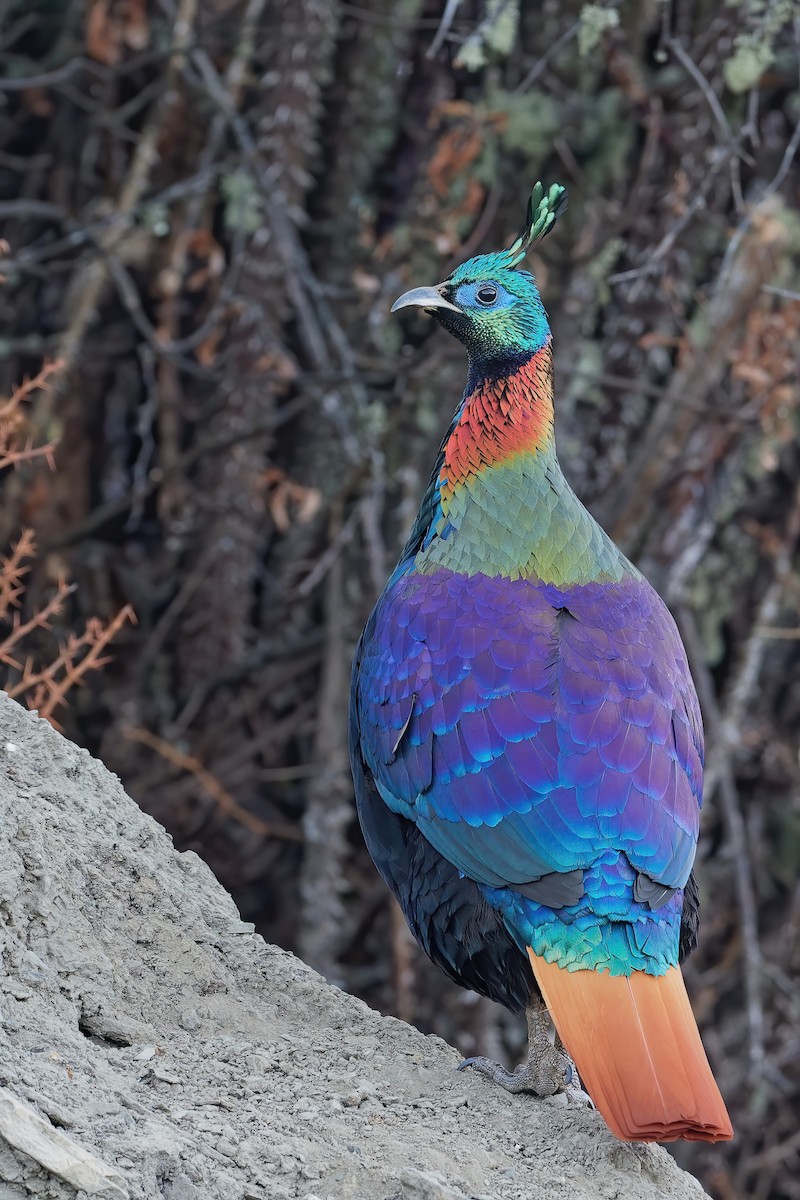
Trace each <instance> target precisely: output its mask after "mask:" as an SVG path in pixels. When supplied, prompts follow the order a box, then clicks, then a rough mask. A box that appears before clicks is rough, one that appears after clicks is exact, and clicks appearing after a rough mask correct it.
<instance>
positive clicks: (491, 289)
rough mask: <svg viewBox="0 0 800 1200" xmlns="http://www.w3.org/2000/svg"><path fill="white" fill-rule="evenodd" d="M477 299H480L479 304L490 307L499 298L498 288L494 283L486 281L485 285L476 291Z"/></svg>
mask: <svg viewBox="0 0 800 1200" xmlns="http://www.w3.org/2000/svg"><path fill="white" fill-rule="evenodd" d="M475 299H476V300H477V301H478V304H483V305H484V306H485V307H487V308H488V307H489V305H490V304H494V302H495V300H496V299H497V288H496V287H495V286H494V284H493V283H485V284H484V285H483V287H479V288H478V290H477V292H476V293H475Z"/></svg>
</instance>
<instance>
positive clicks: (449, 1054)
mask: <svg viewBox="0 0 800 1200" xmlns="http://www.w3.org/2000/svg"><path fill="white" fill-rule="evenodd" d="M0 950H1V951H2V971H1V974H0V1088H3V1089H6V1092H5V1100H6V1103H5V1105H4V1109H3V1111H4V1112H5V1113H6V1116H7V1120H8V1121H10V1122H11V1124H12V1125H13V1124H14V1122H21V1125H20V1126H19V1128H17V1127H16V1126H15V1130H16V1131H15V1132H14V1133H13V1134H11V1135H9V1136H10V1137H11V1140H9V1137H8V1136H4V1135H3V1134H2V1133H0V1200H12V1198H13V1200H17V1198H18V1197H28V1196H37V1197H41V1198H42V1200H67V1198H70V1200H73V1198H74V1197H76V1196H78V1197H84V1196H88V1195H93V1196H94V1195H98V1196H109V1197H111V1196H128V1197H130V1198H131V1200H140V1198H141V1200H157V1198H159V1197H165V1198H167V1200H267V1198H269V1200H272V1198H273V1197H274V1198H275V1200H279V1198H280V1200H283V1198H287V1200H288V1198H295V1197H297V1198H303V1200H327V1198H335V1200H340V1198H343V1200H356V1198H359V1200H360V1198H362V1197H363V1198H364V1200H401V1198H405V1197H408V1198H410V1200H464V1198H466V1197H470V1198H475V1200H487V1198H489V1197H491V1198H493V1200H494V1198H496V1200H523V1198H524V1200H544V1197H547V1198H548V1200H559V1198H564V1200H598V1198H599V1200H603V1198H606V1197H607V1198H608V1200H612V1198H613V1197H618V1198H620V1200H625V1198H630V1200H650V1198H655V1197H659V1198H660V1200H664V1198H672V1200H689V1198H693V1200H698V1197H701V1196H702V1195H704V1193H703V1191H702V1189H701V1188H700V1185H699V1184H698V1183H697V1182H696V1181H695V1180H694V1179H692V1178H691V1177H690V1176H689V1175H686V1174H684V1173H683V1172H682V1171H680V1170H679V1169H678V1167H677V1166H676V1165H675V1164H674V1162H673V1161H672V1159H671V1158H670V1157H669V1156H668V1155H667V1153H666V1152H665V1151H664V1150H662V1149H661V1148H659V1147H655V1146H644V1145H625V1144H622V1143H620V1142H617V1141H616V1140H615V1139H614V1138H613V1137H612V1135H611V1134H610V1133H609V1132H608V1131H607V1129H606V1127H605V1125H604V1124H603V1122H602V1120H601V1119H600V1117H599V1116H598V1115H597V1113H595V1112H594V1111H592V1110H589V1109H586V1108H580V1107H576V1108H573V1107H570V1108H564V1107H563V1106H559V1105H558V1103H556V1102H554V1101H545V1102H541V1101H536V1100H534V1099H531V1098H529V1097H525V1096H509V1095H507V1094H505V1093H503V1092H500V1091H498V1090H496V1089H494V1088H493V1087H492V1086H491V1085H490V1084H488V1083H486V1082H485V1081H484V1080H482V1079H480V1078H478V1077H476V1076H470V1074H469V1073H468V1072H466V1073H463V1074H459V1073H456V1071H455V1067H456V1064H457V1063H458V1061H459V1056H458V1054H457V1053H456V1051H455V1050H453V1049H452V1048H451V1047H449V1046H447V1045H445V1044H444V1043H443V1042H442V1041H440V1040H439V1039H437V1038H434V1037H424V1036H423V1035H422V1034H420V1033H418V1032H417V1031H416V1030H414V1029H412V1028H410V1027H409V1026H407V1025H404V1024H402V1023H401V1022H399V1021H396V1020H394V1019H392V1018H387V1017H382V1016H380V1015H378V1014H377V1013H375V1012H373V1011H371V1010H370V1009H369V1008H367V1007H366V1006H365V1005H364V1004H362V1003H361V1002H360V1001H359V1000H356V999H354V998H353V997H352V996H348V995H346V994H344V993H342V992H340V991H338V990H337V989H336V988H334V987H330V986H329V985H328V984H326V983H325V981H324V980H323V979H321V978H320V977H319V976H318V975H316V974H315V973H314V972H313V971H311V970H309V968H308V967H306V966H304V965H303V964H302V963H301V962H299V961H298V960H297V959H296V958H294V957H293V956H292V955H290V954H287V953H284V952H283V951H281V950H278V949H275V948H274V947H272V946H268V945H266V944H265V943H264V942H263V941H262V939H261V938H260V937H258V936H256V935H255V934H254V933H253V931H252V927H251V926H249V925H247V924H245V923H243V922H242V921H241V920H240V919H239V914H238V913H237V911H236V909H235V907H234V904H233V902H232V901H231V899H230V897H229V896H228V895H227V894H226V893H225V892H224V891H223V889H222V888H221V887H220V886H219V884H218V883H217V882H216V880H215V879H214V878H213V876H212V875H211V872H210V871H209V870H208V869H207V868H206V867H205V866H204V865H203V863H202V862H201V861H200V859H198V858H197V857H196V856H195V855H194V854H191V853H190V854H178V853H177V852H176V851H175V849H174V847H173V845H172V843H171V841H170V839H169V837H168V836H167V834H166V833H165V832H164V831H163V829H161V828H160V826H158V825H156V824H155V822H154V821H152V820H151V819H150V818H149V817H147V816H146V815H144V814H143V813H142V812H141V811H140V810H139V808H137V806H136V805H135V804H134V803H133V802H132V801H131V800H130V799H129V798H128V797H127V796H126V795H125V793H124V791H123V789H122V787H121V785H120V783H119V781H118V780H117V778H116V777H115V776H112V775H111V774H110V773H109V772H108V771H107V770H106V769H105V768H104V767H103V766H102V764H101V763H99V762H96V761H95V760H94V759H92V758H91V757H90V755H89V754H87V753H86V752H85V751H83V750H79V749H78V748H77V747H75V746H74V745H72V744H71V743H69V742H67V741H66V740H65V739H64V738H62V737H60V736H59V734H57V733H56V732H55V731H54V730H53V729H51V727H50V726H49V725H48V724H46V723H45V722H44V721H40V720H39V719H38V718H37V717H36V716H34V715H32V714H29V713H26V712H25V711H23V709H21V708H20V707H19V706H18V705H17V704H16V703H14V702H13V701H10V700H8V699H7V698H6V697H4V696H2V695H0ZM9 1093H10V1095H9ZM39 1118H43V1119H44V1122H45V1123H46V1127H43V1126H42V1122H41V1120H40V1119H39ZM26 1129H27V1133H26ZM31 1131H33V1132H31ZM43 1135H44V1136H43ZM26 1136H30V1137H32V1138H33V1139H34V1140H33V1141H32V1142H30V1143H29V1144H30V1148H31V1151H32V1154H28V1153H25V1152H24V1151H23V1150H20V1149H19V1148H16V1147H17V1146H19V1145H20V1144H28V1143H25V1141H24V1138H25V1137H26ZM20 1138H22V1139H23V1140H22V1142H21V1143H20ZM42 1143H46V1145H47V1147H48V1150H47V1154H50V1155H55V1158H52V1160H51V1162H50V1165H49V1166H45V1165H43V1164H42V1162H41V1161H40V1160H39V1159H37V1157H36V1154H37V1153H40V1152H39V1151H38V1150H37V1148H36V1147H37V1145H41V1144H42ZM59 1155H61V1156H62V1158H63V1160H64V1161H67V1160H70V1158H71V1157H72V1158H74V1160H75V1162H74V1163H73V1164H72V1165H71V1166H69V1163H68V1167H69V1170H71V1171H72V1172H73V1174H72V1176H70V1175H69V1170H67V1168H64V1169H65V1170H67V1174H66V1175H64V1174H63V1172H62V1174H57V1173H54V1170H53V1166H54V1164H57V1163H58V1162H60V1161H62V1159H60V1158H59ZM45 1157H46V1155H45ZM76 1171H77V1172H78V1174H77V1175H76V1174H75V1172H76ZM87 1171H88V1172H89V1173H88V1175H87V1174H86V1173H85V1172H87ZM80 1172H84V1174H81V1173H80ZM70 1177H71V1178H73V1179H78V1180H80V1179H83V1180H84V1183H83V1185H82V1186H77V1185H76V1184H75V1183H74V1182H73V1183H70V1182H68V1181H67V1180H68V1179H69V1178H70ZM87 1181H88V1182H87ZM87 1187H89V1188H91V1190H86V1189H87Z"/></svg>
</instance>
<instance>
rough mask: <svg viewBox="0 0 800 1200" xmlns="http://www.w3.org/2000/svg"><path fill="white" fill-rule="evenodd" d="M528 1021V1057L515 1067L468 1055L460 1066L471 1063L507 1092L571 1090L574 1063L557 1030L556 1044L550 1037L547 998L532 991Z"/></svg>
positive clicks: (548, 1093) (541, 1093) (575, 1082)
mask: <svg viewBox="0 0 800 1200" xmlns="http://www.w3.org/2000/svg"><path fill="white" fill-rule="evenodd" d="M525 1016H526V1018H527V1021H528V1061H527V1062H526V1063H524V1064H523V1065H522V1066H521V1067H517V1069H516V1071H507V1070H506V1069H505V1067H501V1066H500V1064H499V1063H496V1062H492V1061H491V1059H488V1058H468V1059H466V1060H465V1061H464V1062H463V1063H461V1065H460V1066H459V1068H458V1069H459V1071H461V1070H463V1069H464V1067H472V1069H473V1070H474V1071H478V1072H479V1073H480V1074H481V1075H485V1076H486V1078H487V1079H491V1080H492V1081H493V1082H494V1083H499V1084H500V1087H502V1088H505V1090H506V1091H507V1092H533V1093H535V1095H537V1096H554V1095H555V1094H556V1092H566V1091H570V1092H572V1091H573V1090H574V1088H575V1087H576V1085H577V1088H578V1089H580V1084H579V1082H578V1074H577V1071H576V1070H575V1067H574V1065H573V1063H572V1060H571V1059H570V1057H569V1055H568V1054H567V1052H566V1050H565V1049H564V1047H563V1045H562V1044H561V1039H560V1038H559V1037H558V1035H557V1034H556V1044H555V1045H553V1043H552V1042H551V1041H550V1017H549V1016H548V1012H547V1008H546V1007H545V1003H544V1000H543V999H542V998H541V996H540V995H539V994H538V992H535V993H533V995H532V996H531V998H530V1000H529V1001H528V1003H527V1005H526V1007H525Z"/></svg>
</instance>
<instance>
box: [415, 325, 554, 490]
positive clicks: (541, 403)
mask: <svg viewBox="0 0 800 1200" xmlns="http://www.w3.org/2000/svg"><path fill="white" fill-rule="evenodd" d="M552 447H553V367H552V355H551V349H550V342H549V340H548V341H547V343H546V344H545V345H544V346H543V347H542V349H541V350H539V351H538V352H537V353H536V354H534V355H533V357H532V358H530V359H528V360H527V361H526V362H525V363H523V364H522V365H521V366H519V367H518V368H517V369H516V370H514V371H512V372H511V373H510V374H508V375H503V376H501V377H499V378H484V379H482V380H481V381H480V383H478V385H477V386H476V387H475V389H474V390H473V391H472V392H471V393H470V395H469V396H467V398H466V400H465V401H464V403H463V406H462V409H461V415H460V417H459V419H458V422H457V423H456V425H455V428H454V429H453V432H452V434H451V435H450V437H449V439H448V441H447V444H446V446H445V450H444V462H443V464H442V470H441V474H440V476H439V486H440V488H441V489H442V491H443V492H450V493H451V494H452V492H453V491H454V490H455V489H456V488H458V487H459V486H460V485H462V484H464V483H466V482H467V480H468V479H469V477H470V476H472V475H475V474H477V473H478V472H479V471H482V470H483V469H484V468H485V467H496V466H500V465H501V464H502V463H504V462H506V461H507V460H508V459H511V458H515V457H516V456H517V455H518V454H524V453H528V454H530V453H535V452H541V451H547V450H552Z"/></svg>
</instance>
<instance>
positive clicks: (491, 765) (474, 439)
mask: <svg viewBox="0 0 800 1200" xmlns="http://www.w3.org/2000/svg"><path fill="white" fill-rule="evenodd" d="M565 200H566V194H565V191H564V189H563V188H562V187H560V186H559V185H554V186H552V187H551V188H550V189H549V190H547V191H545V190H544V188H542V186H541V185H540V184H537V185H536V187H535V188H534V190H533V194H532V197H531V202H530V204H529V207H528V215H527V221H526V225H525V228H524V230H523V232H522V234H521V235H520V237H518V238H517V240H516V241H515V242H514V243H513V245H512V246H510V247H509V248H508V249H507V250H504V251H502V252H501V253H497V254H484V255H480V256H478V257H477V258H471V259H470V260H469V261H468V262H465V263H464V264H463V265H462V266H460V267H458V269H457V270H455V271H454V272H453V273H452V274H451V275H450V276H449V278H448V279H446V280H445V281H444V283H441V284H439V285H438V286H437V287H418V288H414V290H413V291H410V292H406V293H405V295H403V296H401V297H400V299H399V300H397V301H396V303H395V305H394V308H393V311H394V310H395V309H400V308H405V307H407V306H409V305H416V306H418V307H420V308H422V309H424V310H425V311H427V312H429V313H431V314H432V315H433V316H435V317H436V319H437V320H438V321H439V323H440V324H441V325H443V326H444V327H445V329H447V330H449V331H450V332H451V333H453V334H454V335H455V336H456V337H457V338H459V339H460V340H461V341H462V342H463V343H464V345H465V346H466V348H467V352H468V354H469V376H468V380H467V386H466V390H465V392H464V395H463V398H462V400H461V402H460V403H459V405H458V407H457V409H456V412H455V415H454V417H453V420H452V422H451V424H450V428H449V429H448V431H447V434H446V436H445V439H444V442H443V443H442V447H441V450H440V452H439V456H438V459H437V461H436V465H435V467H434V470H433V474H432V476H431V480H430V483H429V485H428V489H427V491H426V493H425V496H424V498H423V501H422V506H421V508H420V511H419V515H418V516H417V519H416V522H415V523H414V526H413V529H412V531H411V535H410V537H409V539H408V543H407V545H406V547H405V549H404V551H403V554H402V557H401V559H400V562H399V564H398V566H397V568H396V570H395V571H394V573H393V575H392V576H391V578H390V580H389V582H388V584H387V585H386V589H385V590H384V592H383V595H382V596H381V598H380V600H379V601H378V603H377V605H376V607H375V609H374V611H373V613H372V615H371V616H370V618H369V621H368V623H367V626H366V629H365V630H364V633H363V635H362V638H361V641H360V643H359V646H358V651H357V654H356V660H355V664H354V672H353V688H352V702H351V758H352V766H353V773H354V777H355V783H356V795H357V802H358V811H359V816H360V819H361V825H362V828H363V831H364V836H365V838H366V842H367V846H368V848H369V850H370V853H371V854H372V857H373V859H374V860H375V863H376V865H377V867H378V870H379V871H380V872H381V874H382V876H383V878H384V879H385V880H386V882H387V883H388V885H389V887H390V888H391V889H392V891H393V892H394V894H395V895H396V897H397V899H398V900H399V902H400V905H401V906H402V908H403V911H404V913H405V915H406V918H407V920H408V923H409V925H410V927H411V930H412V932H413V934H414V936H415V937H416V938H417V940H418V941H419V942H420V944H421V945H422V947H423V948H424V949H425V950H426V951H427V953H428V954H429V955H430V957H431V958H432V959H433V961H434V962H435V963H437V964H438V965H439V966H440V967H441V968H442V969H443V970H444V971H445V972H446V974H447V975H449V976H450V978H451V979H454V980H456V982H458V983H460V984H462V985H463V986H465V987H468V988H473V989H474V990H475V991H477V992H480V993H481V994H482V995H484V996H489V997H490V998H491V999H493V1000H498V1001H500V1003H502V1004H505V1005H507V1006H508V1007H509V1008H512V1009H521V1008H522V1007H525V1008H526V1009H527V1014H528V1027H529V1034H530V1049H529V1058H528V1062H527V1064H526V1065H524V1066H523V1067H520V1068H518V1070H517V1071H516V1072H514V1073H510V1072H507V1071H505V1070H504V1069H503V1068H502V1067H500V1066H499V1065H497V1064H495V1063H492V1062H489V1061H488V1060H487V1059H475V1060H472V1061H471V1064H470V1065H471V1066H472V1067H473V1068H474V1069H477V1070H479V1071H480V1072H482V1073H483V1074H485V1075H487V1076H489V1077H490V1078H492V1079H494V1080H496V1081H497V1082H499V1083H501V1084H502V1085H503V1086H505V1087H507V1088H508V1089H509V1090H510V1091H523V1090H527V1091H533V1092H536V1093H538V1094H540V1095H542V1094H544V1095H547V1094H552V1093H554V1092H556V1091H563V1090H565V1089H566V1087H567V1084H568V1083H569V1081H570V1078H571V1070H572V1069H571V1064H570V1059H569V1057H568V1055H569V1056H571V1057H572V1059H573V1060H574V1062H575V1063H576V1065H577V1068H578V1071H579V1073H580V1077H581V1079H582V1081H583V1083H584V1085H585V1087H586V1089H587V1090H588V1092H589V1094H590V1095H591V1097H592V1099H593V1100H594V1102H595V1104H596V1106H597V1108H598V1109H599V1110H600V1112H601V1113H602V1114H603V1116H604V1118H605V1120H606V1122H607V1123H608V1125H609V1126H610V1128H611V1129H612V1130H613V1131H614V1133H615V1134H617V1136H618V1137H620V1138H625V1139H636V1140H639V1139H641V1140H650V1141H669V1140H673V1139H675V1138H688V1139H697V1140H705V1141H717V1140H720V1139H724V1138H729V1137H731V1136H732V1130H731V1125H730V1121H729V1119H728V1115H727V1112H726V1110H725V1105H724V1103H723V1101H722V1098H721V1096H720V1094H719V1091H718V1089H717V1086H716V1083H715V1081H714V1078H713V1076H712V1074H711V1070H710V1068H709V1065H708V1062H707V1059H706V1056H705V1053H704V1051H703V1047H702V1044H701V1041H700V1036H699V1033H698V1031H697V1026H696V1024H695V1020H694V1017H693V1015H692V1011H691V1008H690V1006H689V1001H688V998H687V995H686V990H685V987H684V983H683V978H682V976H681V970H680V967H679V965H678V963H679V959H681V958H682V957H683V955H684V954H685V953H687V952H688V951H689V950H691V949H692V948H693V946H694V942H695V936H696V928H697V891H696V888H695V884H694V878H693V875H692V864H693V861H694V856H695V848H696V844H697V834H698V818H699V812H700V801H701V790H702V756H703V738H702V727H701V721H700V712H699V709H698V704H697V697H696V695H695V690H694V687H693V685H692V680H691V676H690V674H689V668H688V665H687V661H686V655H685V653H684V649H683V646H682V644H681V640H680V637H679V634H678V631H677V629H676V627H675V623H674V621H673V620H672V617H671V616H670V614H669V612H668V610H667V608H666V606H665V605H664V604H663V602H662V601H661V599H660V598H659V597H658V595H657V594H656V593H655V592H654V590H653V589H652V587H650V585H649V584H648V583H647V581H646V580H645V579H644V578H643V577H642V575H641V574H640V573H639V571H638V570H637V569H636V568H635V567H634V566H633V565H632V564H631V563H630V562H629V561H628V560H627V559H626V558H625V556H624V555H623V554H622V553H621V551H620V550H618V549H617V547H616V546H615V545H614V543H613V542H612V541H611V540H610V539H609V538H608V537H607V535H606V534H605V533H604V532H603V530H602V529H601V528H600V527H599V525H598V524H597V523H596V521H595V520H594V519H593V518H592V517H591V516H590V514H589V513H588V512H587V510H586V509H585V508H584V507H583V505H582V504H581V503H580V501H579V500H578V499H577V497H576V496H575V493H574V492H573V491H572V489H571V488H570V486H569V484H568V483H567V481H566V479H565V478H564V476H563V474H562V472H561V468H560V466H559V464H558V459H557V458H556V451H555V443H554V437H553V393H552V367H551V337H550V328H549V325H548V320H547V315H546V313H545V310H544V308H543V306H542V302H541V299H540V298H539V293H538V291H537V288H536V284H535V282H534V280H533V277H532V276H531V275H530V274H529V273H527V272H526V271H524V270H520V269H519V267H520V264H521V263H522V261H523V259H524V257H525V254H526V252H527V250H528V249H529V248H530V246H531V245H532V244H533V243H534V242H535V241H537V240H538V239H539V238H541V237H542V236H543V235H544V234H545V233H546V232H547V231H548V230H549V228H550V227H551V226H552V224H553V223H554V221H555V219H556V217H557V216H558V215H559V213H560V212H561V210H562V209H563V207H564V206H565ZM545 1012H547V1013H549V1014H550V1016H551V1017H552V1020H553V1022H554V1024H555V1028H556V1042H555V1046H554V1045H553V1044H552V1043H551V1041H550V1040H549V1039H548V1036H547V1033H548V1028H547V1026H548V1022H547V1018H546V1015H545ZM564 1048H566V1051H567V1052H568V1054H567V1053H565V1050H564Z"/></svg>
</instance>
